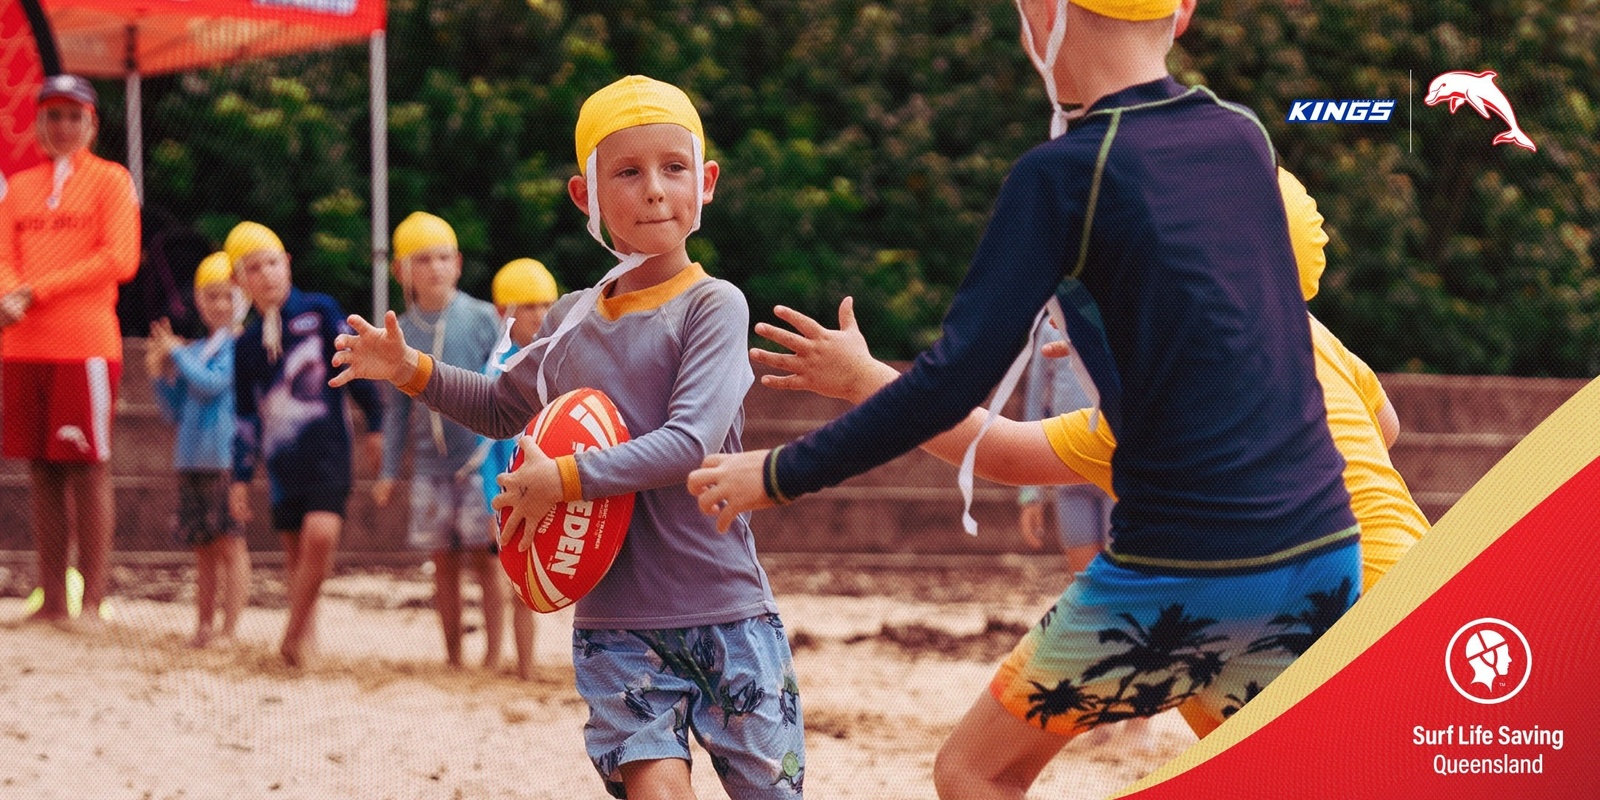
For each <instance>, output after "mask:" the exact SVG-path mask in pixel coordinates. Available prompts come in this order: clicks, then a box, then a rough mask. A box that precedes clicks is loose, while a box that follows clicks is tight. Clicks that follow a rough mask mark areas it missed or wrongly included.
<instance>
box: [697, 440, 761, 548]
mask: <svg viewBox="0 0 1600 800" xmlns="http://www.w3.org/2000/svg"><path fill="white" fill-rule="evenodd" d="M766 462H767V451H766V450H752V451H750V452H748V453H712V454H711V455H709V456H706V459H705V460H704V461H702V462H700V468H699V469H697V470H695V471H694V472H691V473H689V494H692V495H694V496H695V497H698V498H700V510H701V511H702V512H704V513H706V514H715V515H716V516H717V531H718V532H720V533H727V532H728V526H730V525H732V524H733V520H734V518H735V517H737V516H739V515H740V514H742V513H744V512H746V511H754V510H756V509H758V508H771V507H773V506H774V505H777V504H776V503H774V502H772V498H770V497H767V489H766V487H765V486H764V485H762V482H761V468H762V465H764V464H766Z"/></svg>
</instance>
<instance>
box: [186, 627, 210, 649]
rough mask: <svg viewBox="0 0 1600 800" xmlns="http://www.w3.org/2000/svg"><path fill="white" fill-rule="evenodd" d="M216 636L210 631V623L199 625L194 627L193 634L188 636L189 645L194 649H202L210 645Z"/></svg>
mask: <svg viewBox="0 0 1600 800" xmlns="http://www.w3.org/2000/svg"><path fill="white" fill-rule="evenodd" d="M215 638H216V637H215V636H214V635H213V634H212V633H211V626H210V625H201V626H200V627H198V628H195V631H194V635H193V636H191V637H189V646H190V647H193V648H194V649H196V650H204V649H206V648H207V647H210V646H211V643H212V641H213V640H214V639H215Z"/></svg>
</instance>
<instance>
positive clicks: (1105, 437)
mask: <svg viewBox="0 0 1600 800" xmlns="http://www.w3.org/2000/svg"><path fill="white" fill-rule="evenodd" d="M1089 411H1090V410H1089V409H1087V408H1084V409H1079V410H1077V411H1074V412H1072V413H1070V414H1062V415H1061V416H1059V417H1051V418H1049V419H1047V420H1045V421H1044V435H1045V438H1047V439H1049V440H1050V449H1051V450H1054V451H1055V453H1056V458H1059V459H1061V463H1063V464H1066V465H1067V466H1068V467H1071V468H1072V471H1073V472H1076V473H1078V474H1079V475H1082V476H1083V477H1084V478H1085V479H1086V480H1088V481H1089V482H1090V483H1092V484H1094V485H1095V486H1098V487H1100V489H1101V490H1102V491H1104V492H1105V493H1106V494H1108V495H1110V496H1112V497H1116V496H1117V495H1116V493H1115V492H1113V491H1111V454H1112V453H1114V452H1116V449H1117V440H1116V437H1114V436H1112V435H1111V426H1110V425H1107V424H1106V421H1105V419H1104V418H1101V420H1100V424H1099V425H1098V426H1096V428H1095V430H1092V431H1091V430H1089Z"/></svg>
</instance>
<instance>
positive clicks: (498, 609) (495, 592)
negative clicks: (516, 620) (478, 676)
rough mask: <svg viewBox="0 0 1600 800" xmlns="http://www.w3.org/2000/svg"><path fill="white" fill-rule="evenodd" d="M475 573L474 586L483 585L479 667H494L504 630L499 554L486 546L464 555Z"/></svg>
mask: <svg viewBox="0 0 1600 800" xmlns="http://www.w3.org/2000/svg"><path fill="white" fill-rule="evenodd" d="M468 557H469V558H471V559H472V565H473V567H474V568H475V571H476V572H477V573H478V586H479V587H481V588H482V589H483V634H484V636H483V639H484V643H483V668H484V669H494V668H495V667H496V666H498V665H499V664H500V643H501V641H503V640H504V639H505V632H506V579H505V574H504V573H503V572H502V571H501V569H500V558H499V557H498V556H495V555H494V554H492V553H490V552H489V551H487V550H479V551H478V552H475V553H472V554H470V555H469V556H468Z"/></svg>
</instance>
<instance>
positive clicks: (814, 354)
mask: <svg viewBox="0 0 1600 800" xmlns="http://www.w3.org/2000/svg"><path fill="white" fill-rule="evenodd" d="M772 313H774V314H776V315H777V316H778V318H779V319H782V320H783V321H784V322H787V323H789V324H790V325H792V326H794V331H788V330H784V329H783V328H778V327H774V326H772V325H768V324H767V323H765V322H761V323H757V324H756V328H755V331H756V335H758V336H761V337H763V338H766V339H770V340H771V341H772V342H773V343H774V344H777V345H779V346H780V347H786V348H788V349H789V350H790V351H792V352H789V353H774V352H772V351H769V350H751V351H750V360H751V361H754V362H756V363H757V364H763V365H765V366H768V367H772V368H774V369H781V370H786V371H788V372H789V373H790V374H788V375H762V376H761V385H763V386H771V387H772V388H774V389H792V390H805V391H809V392H815V393H817V394H820V395H822V396H824V397H833V398H837V399H840V400H848V401H850V402H852V403H859V402H861V401H862V400H865V399H867V398H868V397H870V396H871V395H872V393H873V392H876V391H878V390H879V389H882V388H883V387H884V386H887V385H888V384H890V383H891V382H893V381H894V379H895V378H898V377H900V373H899V372H898V371H896V370H895V368H894V367H891V366H889V365H888V364H884V363H882V362H880V361H877V360H875V359H873V357H872V353H871V352H869V351H868V350H867V340H866V339H864V338H862V336H861V330H860V328H858V327H857V326H856V315H855V301H854V299H853V298H849V297H846V298H845V299H844V300H843V301H841V302H840V303H839V329H838V330H831V329H829V328H825V327H823V326H822V324H821V323H819V322H817V321H816V320H814V319H812V318H810V317H808V316H806V315H805V314H802V313H800V312H798V311H796V310H794V309H792V308H789V307H787V306H775V307H773V309H772Z"/></svg>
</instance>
